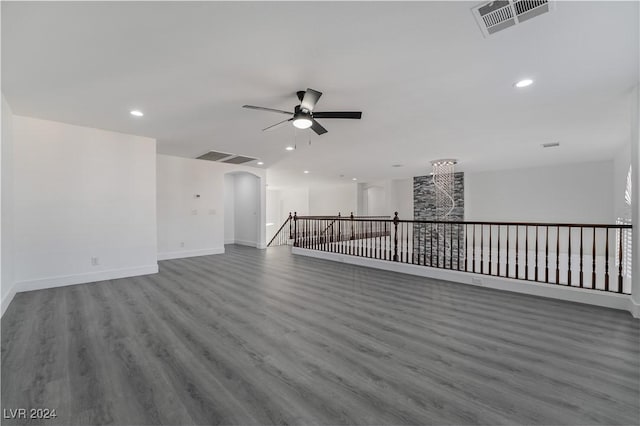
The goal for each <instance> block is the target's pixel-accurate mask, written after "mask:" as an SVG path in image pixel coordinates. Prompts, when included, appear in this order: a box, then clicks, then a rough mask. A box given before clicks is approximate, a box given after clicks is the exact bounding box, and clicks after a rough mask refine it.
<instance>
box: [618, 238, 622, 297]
mask: <svg viewBox="0 0 640 426" xmlns="http://www.w3.org/2000/svg"><path fill="white" fill-rule="evenodd" d="M618 232H620V238H619V242H620V244H619V245H618V259H619V260H620V261H619V262H618V293H622V238H623V234H622V228H620V229H619V230H618Z"/></svg>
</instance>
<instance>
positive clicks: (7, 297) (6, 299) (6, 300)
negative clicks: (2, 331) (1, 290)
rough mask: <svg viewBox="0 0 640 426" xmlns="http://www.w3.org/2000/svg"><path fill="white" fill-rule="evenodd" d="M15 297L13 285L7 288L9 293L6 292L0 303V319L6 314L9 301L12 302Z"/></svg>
mask: <svg viewBox="0 0 640 426" xmlns="http://www.w3.org/2000/svg"><path fill="white" fill-rule="evenodd" d="M15 295H16V286H15V284H13V285H11V286H10V287H9V291H8V292H7V294H6V295H5V296H4V297H3V298H2V302H1V303H2V304H1V305H0V310H1V311H2V312H0V317H1V316H2V315H4V313H5V312H6V310H7V308H8V307H9V305H10V304H11V301H12V300H13V298H14V297H15Z"/></svg>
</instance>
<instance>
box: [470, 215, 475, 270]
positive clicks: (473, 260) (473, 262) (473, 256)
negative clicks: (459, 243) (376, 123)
mask: <svg viewBox="0 0 640 426" xmlns="http://www.w3.org/2000/svg"><path fill="white" fill-rule="evenodd" d="M471 246H472V248H473V252H472V253H471V255H472V256H471V272H475V271H476V224H475V223H474V224H473V234H472V241H471Z"/></svg>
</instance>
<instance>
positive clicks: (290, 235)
mask: <svg viewBox="0 0 640 426" xmlns="http://www.w3.org/2000/svg"><path fill="white" fill-rule="evenodd" d="M291 219H293V216H291V212H289V239H292V238H293V237H292V234H291V231H293V229H292V227H293V223H291V222H293V221H292V220H291Z"/></svg>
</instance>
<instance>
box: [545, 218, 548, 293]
mask: <svg viewBox="0 0 640 426" xmlns="http://www.w3.org/2000/svg"><path fill="white" fill-rule="evenodd" d="M544 235H545V243H544V282H546V283H548V282H549V227H548V226H547V227H546V229H545V233H544Z"/></svg>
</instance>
